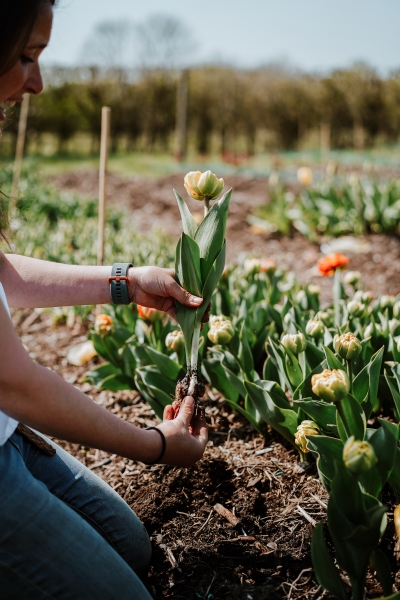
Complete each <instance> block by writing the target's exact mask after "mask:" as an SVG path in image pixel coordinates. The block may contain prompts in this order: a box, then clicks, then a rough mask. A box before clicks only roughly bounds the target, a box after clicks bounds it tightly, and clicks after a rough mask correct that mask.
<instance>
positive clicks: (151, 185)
mask: <svg viewBox="0 0 400 600" xmlns="http://www.w3.org/2000/svg"><path fill="white" fill-rule="evenodd" d="M52 181H53V182H54V183H55V184H56V185H57V186H59V187H60V188H62V189H66V190H71V191H76V192H78V193H80V194H84V195H87V196H91V197H96V196H97V193H98V174H97V172H96V171H88V172H76V173H65V174H63V175H59V176H57V177H53V179H52ZM225 181H226V189H229V188H230V187H232V188H233V190H234V193H233V194H232V201H231V205H230V209H229V219H228V225H227V260H228V262H233V261H235V260H237V259H238V257H239V256H240V255H241V254H242V253H246V254H251V255H252V254H254V255H255V256H259V257H261V256H264V257H267V256H268V257H273V258H275V260H276V261H277V263H278V265H279V266H280V267H282V268H289V269H290V270H292V271H294V272H295V273H296V275H297V277H298V278H299V280H300V281H308V282H310V281H313V282H314V283H318V284H319V285H320V286H321V288H322V293H323V297H324V299H326V300H328V299H329V298H330V297H331V289H332V282H331V280H330V278H321V277H319V275H318V271H317V268H316V262H317V260H318V258H319V257H320V256H321V253H320V249H319V246H318V245H316V244H312V243H310V242H309V241H308V240H306V239H305V238H304V237H302V236H301V235H300V234H296V235H294V237H291V238H281V237H278V236H276V235H275V236H274V235H273V236H271V235H268V234H267V233H262V232H260V231H259V230H255V229H254V228H252V227H251V226H250V225H249V224H248V223H247V220H246V219H247V217H248V215H249V214H250V212H251V210H252V209H253V208H254V207H255V206H258V205H260V204H264V203H265V202H267V200H268V196H267V181H266V180H265V179H257V178H249V177H239V176H228V177H226V178H225ZM173 188H175V189H176V190H177V191H178V192H179V193H180V194H181V195H182V197H184V198H188V196H187V194H186V191H185V188H184V187H183V177H182V174H177V175H169V176H167V177H161V178H159V179H148V178H145V177H133V178H129V179H128V178H125V177H120V176H118V175H110V176H109V178H108V196H109V199H110V202H112V203H113V204H114V205H116V206H125V207H127V208H128V210H129V211H132V214H133V216H134V219H135V224H136V227H137V230H138V231H140V232H141V233H151V232H152V231H157V230H162V231H163V232H165V233H168V234H170V235H171V236H172V237H173V238H174V239H177V238H178V237H179V236H180V234H181V221H180V217H179V211H178V207H177V204H176V200H175V196H174V194H173V192H172V189H173ZM188 203H189V205H190V209H191V210H192V211H194V212H196V211H197V212H199V215H200V216H201V208H202V206H201V204H200V203H198V202H196V201H195V200H191V199H188ZM364 240H365V241H367V242H368V243H369V244H370V251H369V252H367V253H363V254H353V253H351V252H344V253H345V254H347V255H348V256H349V257H350V259H351V261H350V265H349V268H350V269H352V270H359V271H360V272H361V274H362V276H363V280H364V282H365V285H366V288H368V289H370V290H371V291H373V292H374V294H398V293H400V240H399V239H398V238H395V237H388V236H384V235H369V236H366V237H365V238H364Z"/></svg>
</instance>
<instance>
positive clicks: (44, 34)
mask: <svg viewBox="0 0 400 600" xmlns="http://www.w3.org/2000/svg"><path fill="white" fill-rule="evenodd" d="M52 23H53V7H52V5H51V4H50V2H44V3H43V5H42V8H41V9H40V13H39V16H38V18H37V20H36V23H35V25H34V28H33V31H32V34H31V37H30V38H29V41H28V43H27V44H26V46H25V48H24V49H23V50H22V52H21V55H20V56H19V58H18V60H17V62H16V63H15V64H14V65H13V66H12V67H11V69H10V70H9V71H7V73H5V74H4V75H2V76H1V77H0V123H1V122H2V121H4V120H5V118H6V113H5V107H3V106H1V104H3V103H5V106H6V107H7V106H13V105H14V104H15V103H16V102H22V99H23V95H24V94H40V92H41V91H42V89H43V81H42V76H41V73H40V67H39V56H40V55H41V53H42V52H43V50H44V48H46V46H47V44H48V43H49V40H50V33H51V26H52Z"/></svg>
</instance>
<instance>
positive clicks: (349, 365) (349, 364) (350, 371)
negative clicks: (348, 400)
mask: <svg viewBox="0 0 400 600" xmlns="http://www.w3.org/2000/svg"><path fill="white" fill-rule="evenodd" d="M346 362H347V375H348V376H349V381H350V394H352V393H353V365H352V362H351V360H347V361H346Z"/></svg>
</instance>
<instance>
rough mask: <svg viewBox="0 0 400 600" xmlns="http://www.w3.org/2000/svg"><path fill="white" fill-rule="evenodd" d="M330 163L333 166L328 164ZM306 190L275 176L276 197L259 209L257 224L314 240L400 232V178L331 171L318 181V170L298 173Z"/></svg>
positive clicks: (272, 189)
mask: <svg viewBox="0 0 400 600" xmlns="http://www.w3.org/2000/svg"><path fill="white" fill-rule="evenodd" d="M328 166H329V165H328ZM298 178H299V182H300V183H301V184H302V185H301V189H299V190H294V191H293V190H292V189H288V188H287V186H285V185H283V184H281V183H280V181H279V176H278V173H273V174H272V175H271V176H270V184H269V197H270V201H269V203H268V204H265V205H264V206H260V207H257V209H256V210H255V211H254V214H253V216H251V217H249V221H250V222H251V223H252V224H255V225H258V226H260V227H263V228H265V229H266V230H267V231H271V232H275V231H276V232H279V233H281V234H283V235H289V234H291V233H292V232H293V231H299V232H300V233H301V234H302V235H304V236H306V237H307V238H308V239H309V240H310V241H313V242H315V241H317V240H318V239H319V238H320V237H321V236H324V235H325V236H340V235H345V234H349V233H351V234H364V233H368V232H384V233H388V234H396V235H399V234H400V225H399V223H400V186H399V182H398V180H397V179H393V180H377V179H376V178H371V177H370V176H367V175H363V176H362V177H360V176H358V175H357V174H355V173H354V174H351V175H350V176H349V177H348V178H347V180H343V178H342V177H338V176H335V175H334V173H329V169H328V174H327V175H326V176H325V177H324V178H323V179H322V180H321V181H319V182H318V183H315V184H313V176H312V172H311V170H310V169H309V168H306V167H304V168H303V169H299V172H298Z"/></svg>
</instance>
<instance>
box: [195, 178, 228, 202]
mask: <svg viewBox="0 0 400 600" xmlns="http://www.w3.org/2000/svg"><path fill="white" fill-rule="evenodd" d="M224 185H225V184H224V180H223V179H218V177H217V176H216V175H214V173H211V171H205V173H202V174H201V177H200V179H199V181H198V184H197V187H198V189H199V191H200V194H202V195H203V196H204V197H207V198H210V200H213V199H214V198H217V197H218V196H219V195H220V193H221V192H222V190H223V188H224Z"/></svg>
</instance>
